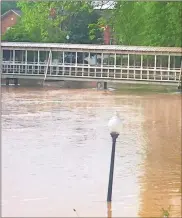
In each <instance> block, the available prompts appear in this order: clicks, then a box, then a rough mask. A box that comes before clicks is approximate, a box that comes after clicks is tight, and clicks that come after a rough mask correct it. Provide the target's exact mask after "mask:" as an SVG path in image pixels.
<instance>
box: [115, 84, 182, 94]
mask: <svg viewBox="0 0 182 218" xmlns="http://www.w3.org/2000/svg"><path fill="white" fill-rule="evenodd" d="M115 91H116V93H124V92H127V93H142V94H150V93H156V94H157V93H174V92H179V93H180V90H178V87H177V86H176V87H175V86H168V85H165V86H164V85H161V86H160V85H149V84H147V85H144V84H121V85H118V86H117V87H116V90H115Z"/></svg>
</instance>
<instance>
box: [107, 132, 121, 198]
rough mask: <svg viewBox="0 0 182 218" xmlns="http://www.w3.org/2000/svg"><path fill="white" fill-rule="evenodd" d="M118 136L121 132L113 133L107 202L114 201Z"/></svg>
mask: <svg viewBox="0 0 182 218" xmlns="http://www.w3.org/2000/svg"><path fill="white" fill-rule="evenodd" d="M118 136H119V134H117V133H111V137H112V152H111V163H110V172H109V184H108V193H107V202H111V201H112V185H113V174H114V160H115V148H116V139H117V138H118Z"/></svg>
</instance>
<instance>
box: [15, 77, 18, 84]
mask: <svg viewBox="0 0 182 218" xmlns="http://www.w3.org/2000/svg"><path fill="white" fill-rule="evenodd" d="M14 85H15V86H18V78H14Z"/></svg>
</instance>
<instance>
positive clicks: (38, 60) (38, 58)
mask: <svg viewBox="0 0 182 218" xmlns="http://www.w3.org/2000/svg"><path fill="white" fill-rule="evenodd" d="M37 65H38V66H37V74H40V52H39V50H38V54H37Z"/></svg>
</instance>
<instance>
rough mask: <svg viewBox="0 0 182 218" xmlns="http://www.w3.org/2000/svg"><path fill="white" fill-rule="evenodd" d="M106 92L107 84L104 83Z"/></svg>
mask: <svg viewBox="0 0 182 218" xmlns="http://www.w3.org/2000/svg"><path fill="white" fill-rule="evenodd" d="M104 90H107V82H104Z"/></svg>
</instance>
